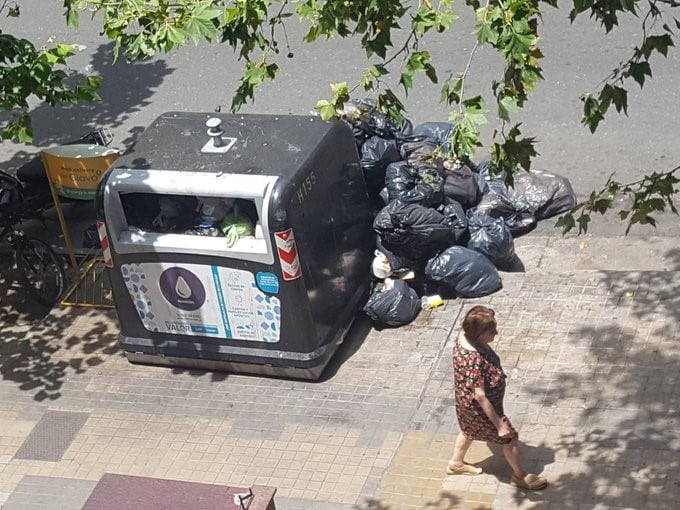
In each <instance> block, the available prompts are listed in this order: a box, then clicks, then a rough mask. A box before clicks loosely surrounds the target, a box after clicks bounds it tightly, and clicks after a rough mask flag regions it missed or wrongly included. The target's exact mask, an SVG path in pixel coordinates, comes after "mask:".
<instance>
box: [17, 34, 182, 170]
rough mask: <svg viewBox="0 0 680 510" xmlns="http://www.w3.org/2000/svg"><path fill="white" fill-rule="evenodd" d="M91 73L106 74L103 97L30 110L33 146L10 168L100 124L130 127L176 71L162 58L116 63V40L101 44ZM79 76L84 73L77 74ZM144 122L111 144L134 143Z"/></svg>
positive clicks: (93, 56)
mask: <svg viewBox="0 0 680 510" xmlns="http://www.w3.org/2000/svg"><path fill="white" fill-rule="evenodd" d="M91 66H92V71H91V72H92V74H97V75H99V76H101V77H102V78H103V82H102V88H101V97H102V100H101V101H97V102H93V103H86V102H85V103H79V104H76V105H65V106H59V107H51V106H48V105H46V104H44V103H41V104H40V105H39V106H37V107H36V108H35V109H34V110H32V111H31V118H32V121H33V128H34V132H35V133H34V141H33V145H31V146H27V148H26V150H19V151H18V152H17V153H16V154H14V155H13V157H12V158H11V159H10V160H9V161H7V162H5V163H4V167H5V169H6V170H8V169H9V170H12V169H13V170H16V169H17V168H19V167H20V166H21V165H23V164H24V163H26V162H28V161H29V160H30V159H32V158H33V157H35V155H36V154H38V152H39V150H40V148H45V147H49V146H51V145H58V144H63V143H67V142H69V141H71V140H76V139H78V138H80V137H81V136H82V135H84V134H86V133H88V132H90V131H92V130H94V129H98V128H102V127H107V128H111V129H113V128H118V127H120V126H125V124H126V122H127V121H128V120H129V118H130V116H131V114H133V113H134V112H137V111H139V110H141V109H143V108H144V107H146V106H148V105H149V104H151V101H152V97H153V93H154V91H155V89H156V88H157V87H159V86H160V85H161V84H162V83H163V80H164V79H165V77H166V76H167V75H169V74H171V73H172V72H173V70H174V69H173V68H171V67H168V65H167V64H166V62H165V61H164V60H161V59H154V60H151V61H148V62H135V63H131V64H129V63H127V62H125V59H124V58H121V59H119V60H118V61H117V62H115V63H114V62H113V43H106V44H102V45H100V46H99V47H98V48H97V50H96V52H95V53H94V54H93V55H92V59H91ZM73 78H74V80H82V79H83V78H84V76H82V75H75V76H74V77H73ZM144 128H145V126H126V129H125V132H126V133H128V136H126V138H124V139H120V140H119V139H116V140H114V141H113V143H112V144H111V146H112V147H118V148H120V149H122V150H124V149H126V148H127V147H129V146H130V145H131V144H132V143H133V142H134V141H135V140H136V139H137V136H139V134H140V133H141V132H142V131H143V129H144Z"/></svg>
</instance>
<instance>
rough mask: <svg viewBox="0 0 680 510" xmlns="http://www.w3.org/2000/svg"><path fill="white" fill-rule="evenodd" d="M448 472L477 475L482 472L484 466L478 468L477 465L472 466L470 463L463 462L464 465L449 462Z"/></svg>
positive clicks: (448, 473) (450, 473) (449, 473)
mask: <svg viewBox="0 0 680 510" xmlns="http://www.w3.org/2000/svg"><path fill="white" fill-rule="evenodd" d="M446 474H447V475H468V476H475V475H481V474H482V468H478V467H477V466H472V465H470V464H463V465H462V466H455V465H453V464H449V465H447V466H446Z"/></svg>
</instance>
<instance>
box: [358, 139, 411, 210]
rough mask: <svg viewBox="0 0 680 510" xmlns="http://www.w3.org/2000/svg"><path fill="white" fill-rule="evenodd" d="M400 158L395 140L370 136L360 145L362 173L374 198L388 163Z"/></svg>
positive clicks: (378, 190)
mask: <svg viewBox="0 0 680 510" xmlns="http://www.w3.org/2000/svg"><path fill="white" fill-rule="evenodd" d="M400 159H401V156H400V154H399V149H397V142H396V141H395V140H387V139H385V138H381V137H379V136H372V137H371V138H369V139H368V140H366V141H365V142H364V144H363V145H362V146H361V169H362V170H363V173H364V180H365V181H366V188H367V189H368V193H369V195H370V196H371V197H373V198H375V197H377V196H378V195H379V194H380V190H381V189H382V188H383V186H384V185H385V170H386V169H387V166H388V165H389V164H390V163H395V162H397V161H399V160H400Z"/></svg>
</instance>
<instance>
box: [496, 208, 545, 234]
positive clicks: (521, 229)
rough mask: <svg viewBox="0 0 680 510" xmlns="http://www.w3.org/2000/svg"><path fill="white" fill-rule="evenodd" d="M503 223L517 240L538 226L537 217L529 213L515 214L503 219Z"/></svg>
mask: <svg viewBox="0 0 680 510" xmlns="http://www.w3.org/2000/svg"><path fill="white" fill-rule="evenodd" d="M503 221H504V222H505V224H506V225H507V227H508V228H509V229H510V233H511V234H512V238H513V239H517V238H518V237H519V236H523V235H524V234H528V233H529V232H531V231H532V230H533V229H535V228H536V225H538V221H537V220H536V217H535V216H534V215H533V214H531V213H527V212H519V211H518V212H515V213H514V214H512V215H510V216H508V217H506V218H503Z"/></svg>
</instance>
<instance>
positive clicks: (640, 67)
mask: <svg viewBox="0 0 680 510" xmlns="http://www.w3.org/2000/svg"><path fill="white" fill-rule="evenodd" d="M623 75H624V76H626V77H628V76H630V77H632V78H633V79H634V80H635V81H636V82H638V84H639V85H640V88H642V87H643V86H644V84H645V76H649V77H650V78H651V77H652V68H651V67H650V66H649V62H632V63H631V64H630V66H629V67H628V70H627V71H625V72H624V73H623Z"/></svg>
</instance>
